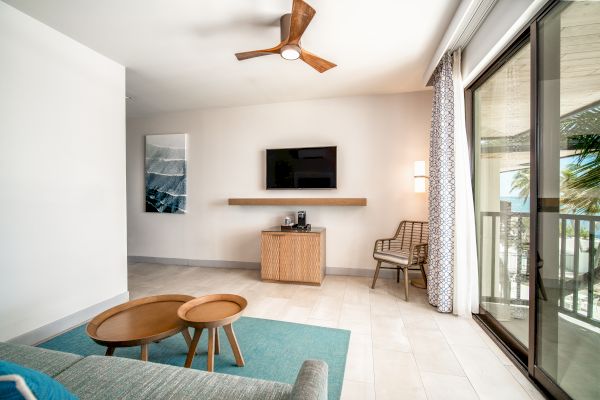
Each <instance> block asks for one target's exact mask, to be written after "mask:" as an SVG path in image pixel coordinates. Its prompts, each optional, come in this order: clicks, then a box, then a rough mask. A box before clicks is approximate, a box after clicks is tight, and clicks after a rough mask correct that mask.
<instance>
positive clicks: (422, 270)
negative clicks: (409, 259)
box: [421, 264, 427, 288]
mask: <svg viewBox="0 0 600 400" xmlns="http://www.w3.org/2000/svg"><path fill="white" fill-rule="evenodd" d="M421 275H422V276H423V282H425V288H427V274H426V273H425V265H424V264H421Z"/></svg>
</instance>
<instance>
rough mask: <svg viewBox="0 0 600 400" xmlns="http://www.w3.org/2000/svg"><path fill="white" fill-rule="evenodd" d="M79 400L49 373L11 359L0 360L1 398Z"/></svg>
mask: <svg viewBox="0 0 600 400" xmlns="http://www.w3.org/2000/svg"><path fill="white" fill-rule="evenodd" d="M23 398H24V399H36V398H37V399H44V400H77V399H76V397H75V396H73V395H72V394H71V393H69V392H68V391H67V389H65V388H64V386H63V385H61V384H60V383H58V382H57V381H55V380H54V379H52V378H51V377H49V376H48V375H46V374H44V373H42V372H39V371H36V370H34V369H31V368H26V367H23V366H22V365H18V364H15V363H12V362H9V361H0V399H15V400H16V399H23Z"/></svg>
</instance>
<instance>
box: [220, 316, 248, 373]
mask: <svg viewBox="0 0 600 400" xmlns="http://www.w3.org/2000/svg"><path fill="white" fill-rule="evenodd" d="M223 329H224V330H225V333H226V334H227V339H229V344H230V345H231V350H233V355H234V356H235V362H236V364H237V366H238V367H243V366H244V357H242V352H241V351H240V346H239V345H238V342H237V339H236V338H235V332H234V331H233V325H232V324H229V325H225V326H224V327H223Z"/></svg>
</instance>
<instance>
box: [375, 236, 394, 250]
mask: <svg viewBox="0 0 600 400" xmlns="http://www.w3.org/2000/svg"><path fill="white" fill-rule="evenodd" d="M392 240H394V238H385V239H377V240H376V241H375V246H374V247H373V253H375V252H376V251H383V250H390V248H391V242H392Z"/></svg>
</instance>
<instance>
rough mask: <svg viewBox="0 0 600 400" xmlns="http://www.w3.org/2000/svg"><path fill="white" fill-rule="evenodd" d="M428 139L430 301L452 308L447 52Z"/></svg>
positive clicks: (452, 169)
mask: <svg viewBox="0 0 600 400" xmlns="http://www.w3.org/2000/svg"><path fill="white" fill-rule="evenodd" d="M433 82H434V84H433V87H434V94H433V110H432V117H431V131H430V136H431V138H430V142H429V270H428V279H427V281H428V282H427V291H428V296H429V303H430V304H431V305H433V306H435V307H437V309H438V311H440V312H445V313H449V312H452V301H453V296H454V294H453V289H454V280H453V275H454V274H453V270H454V258H455V250H454V249H455V247H454V245H455V241H454V222H455V190H456V188H455V163H454V157H455V151H454V150H455V149H454V87H453V81H452V56H451V55H450V54H449V53H448V54H445V55H444V56H443V57H442V59H441V60H440V63H439V65H438V66H437V68H436V70H435V72H434V81H433Z"/></svg>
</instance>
